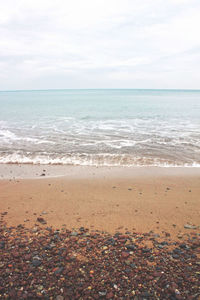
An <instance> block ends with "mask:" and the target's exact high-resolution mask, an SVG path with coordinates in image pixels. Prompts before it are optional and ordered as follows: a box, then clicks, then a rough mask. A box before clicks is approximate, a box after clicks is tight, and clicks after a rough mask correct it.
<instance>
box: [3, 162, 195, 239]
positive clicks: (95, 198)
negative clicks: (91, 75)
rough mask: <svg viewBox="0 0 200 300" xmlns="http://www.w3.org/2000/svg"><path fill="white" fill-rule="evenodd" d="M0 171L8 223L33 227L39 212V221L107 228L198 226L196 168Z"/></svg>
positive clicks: (175, 231) (175, 230)
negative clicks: (40, 219)
mask: <svg viewBox="0 0 200 300" xmlns="http://www.w3.org/2000/svg"><path fill="white" fill-rule="evenodd" d="M42 174H43V175H42ZM44 174H45V175H44ZM41 175H42V176H41ZM0 176H1V178H2V179H1V180H0V207H1V208H0V211H1V212H7V215H6V216H5V220H6V222H7V224H8V226H15V225H18V224H24V225H25V226H27V227H32V226H35V224H37V223H38V222H37V218H38V217H42V218H44V219H45V221H46V222H47V225H44V226H53V227H55V228H62V227H64V226H66V228H68V229H72V228H79V227H82V226H83V227H87V228H89V229H90V230H92V229H95V230H96V229H98V230H103V231H107V232H110V233H114V232H116V231H121V232H125V231H127V230H128V231H131V232H132V231H136V232H141V233H145V232H149V231H151V230H152V231H154V232H155V233H158V234H162V233H163V234H164V233H165V232H168V233H170V234H171V236H172V237H177V236H181V235H184V234H187V233H188V232H191V230H192V229H186V228H184V225H186V224H190V225H195V226H197V229H193V231H194V230H195V231H198V230H199V225H200V215H199V212H200V168H156V167H146V168H145V167H142V168H118V167H117V168H115V167H112V168H109V167H107V168H106V167H102V168H96V167H76V166H75V167H67V166H65V167H63V166H39V165H38V166H31V165H22V166H20V165H0Z"/></svg>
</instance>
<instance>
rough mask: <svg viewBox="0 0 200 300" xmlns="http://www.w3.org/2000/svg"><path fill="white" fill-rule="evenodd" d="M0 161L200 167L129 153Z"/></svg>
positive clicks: (20, 156)
mask: <svg viewBox="0 0 200 300" xmlns="http://www.w3.org/2000/svg"><path fill="white" fill-rule="evenodd" d="M0 163H3V164H10V163H14V164H41V165H77V166H126V167H132V166H137V167H143V166H157V167H200V163H198V162H191V163H180V162H179V163H173V162H172V161H167V160H164V159H158V158H154V159H152V158H145V157H132V156H130V155H125V154H124V155H116V154H110V153H102V154H95V155H93V154H87V153H82V154H68V155H65V156H63V157H51V156H50V155H47V154H46V155H35V156H32V155H30V154H27V155H23V154H19V153H13V154H4V155H2V154H1V155H0Z"/></svg>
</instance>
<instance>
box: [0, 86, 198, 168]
mask: <svg viewBox="0 0 200 300" xmlns="http://www.w3.org/2000/svg"><path fill="white" fill-rule="evenodd" d="M11 162H12V163H43V164H69V165H110V166H112V165H122V166H123V165H124V166H138V165H139V166H143V165H152V166H200V91H184V90H129V89H123V90H120V89H119V90H112V89H111V90H106V89H105V90H103V89H102V90H47V91H13V92H0V163H11Z"/></svg>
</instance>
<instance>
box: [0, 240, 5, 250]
mask: <svg viewBox="0 0 200 300" xmlns="http://www.w3.org/2000/svg"><path fill="white" fill-rule="evenodd" d="M4 248H5V242H4V241H1V242H0V249H4Z"/></svg>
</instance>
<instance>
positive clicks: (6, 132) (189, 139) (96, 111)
mask: <svg viewBox="0 0 200 300" xmlns="http://www.w3.org/2000/svg"><path fill="white" fill-rule="evenodd" d="M199 99H200V91H198V90H190V91H187V90H143V89H141V90H139V89H138V90H137V89H136V90H134V89H83V90H75V89H74V90H73V89H72V90H28V91H12V92H3V91H2V92H0V103H1V104H2V105H1V110H0V141H1V143H0V299H11V300H13V299H28V300H29V299H31V300H32V299H34V300H35V299H45V300H46V299H47V300H71V299H77V300H88V299H122V300H124V299H133V300H140V299H141V300H146V299H150V300H151V299H152V300H155V299H156V300H157V299H158V300H159V299H160V300H163V299H167V300H182V299H189V300H194V299H195V300H196V299H198V300H199V295H200V292H199V264H200V252H199V248H200V247H199V246H200V223H199V220H200V214H199V213H200V202H199V201H200V199H199V195H200V167H199V166H200V143H199V141H200V130H199V128H200V123H199V120H200V118H199V111H200V110H199V103H200V102H199Z"/></svg>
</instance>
